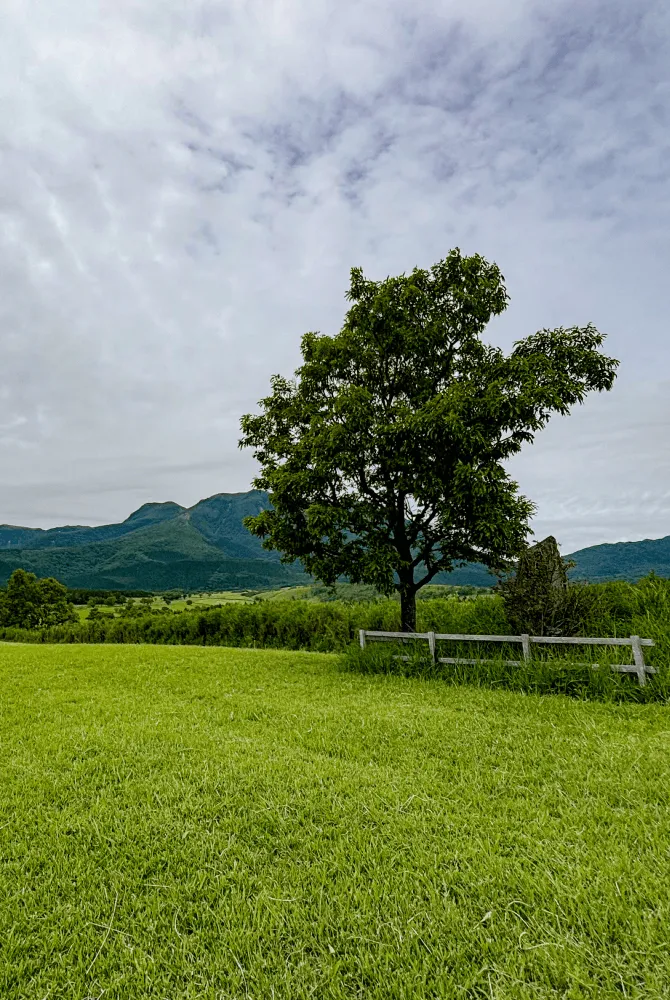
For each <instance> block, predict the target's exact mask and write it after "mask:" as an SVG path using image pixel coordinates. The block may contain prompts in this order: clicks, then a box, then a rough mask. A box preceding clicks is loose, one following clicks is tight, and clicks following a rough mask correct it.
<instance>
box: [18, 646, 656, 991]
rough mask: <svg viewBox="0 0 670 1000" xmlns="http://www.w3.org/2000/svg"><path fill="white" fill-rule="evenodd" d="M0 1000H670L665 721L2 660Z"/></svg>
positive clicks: (509, 697) (289, 663) (523, 699)
mask: <svg viewBox="0 0 670 1000" xmlns="http://www.w3.org/2000/svg"><path fill="white" fill-rule="evenodd" d="M0 684H1V685H2V692H3V697H2V699H1V700H0V767H1V771H2V773H1V776H0V856H1V858H2V863H1V865H0V894H1V898H2V906H1V907H0V996H2V998H3V1000H45V998H48V1000H66V998H67V1000H70V998H75V997H76V998H78V1000H84V998H89V997H90V998H98V997H99V998H101V1000H102V998H104V1000H128V998H133V1000H143V998H149V997H151V998H154V997H155V998H161V1000H167V998H169V1000H180V998H189V1000H191V998H192V1000H195V998H207V1000H215V998H216V1000H223V998H254V1000H266V998H267V1000H270V998H277V1000H279V998H282V1000H284V998H285V1000H289V998H291V1000H303V998H308V997H314V998H319V1000H344V998H353V997H362V998H363V997H364V998H371V1000H382V998H384V1000H388V998H403V1000H409V998H412V1000H414V998H420V997H435V998H437V997H440V998H442V997H444V998H454V1000H456V998H483V1000H485V998H489V1000H491V998H492V1000H513V998H514V1000H517V998H519V1000H521V998H524V1000H525V998H555V997H556V998H558V997H561V998H570V1000H577V998H596V997H597V998H603V1000H609V998H617V1000H620V998H622V997H630V998H659V1000H660V998H662V997H667V995H668V991H669V989H670V949H669V948H668V926H669V925H670V846H669V845H670V810H669V808H668V806H669V797H670V793H669V788H670V782H669V780H668V779H669V777H670V773H669V772H670V767H669V760H670V712H669V710H668V709H667V708H665V707H663V706H659V705H631V704H624V705H615V704H598V703H588V702H580V701H576V700H571V699H568V698H565V697H558V696H553V697H539V696H534V695H524V694H519V693H514V692H509V691H492V690H486V689H480V688H474V687H468V686H462V687H454V686H445V685H443V684H441V683H440V682H439V681H421V680H417V679H408V678H403V677H393V676H360V675H356V674H351V673H343V672H342V671H341V670H340V669H338V659H337V657H336V656H333V655H327V654H313V653H303V652H289V651H267V650H247V649H225V648H216V647H214V648H212V647H210V648H199V647H173V646H96V645H79V646H69V645H68V646H48V645H46V646H31V645H8V644H5V645H2V646H0Z"/></svg>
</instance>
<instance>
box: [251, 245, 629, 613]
mask: <svg viewBox="0 0 670 1000" xmlns="http://www.w3.org/2000/svg"><path fill="white" fill-rule="evenodd" d="M503 281H504V279H503V276H502V275H501V273H500V271H499V269H498V267H497V266H496V265H495V264H489V263H488V262H487V261H486V260H484V259H483V258H482V257H480V256H479V255H478V254H476V255H474V256H472V257H463V256H461V253H460V250H459V249H458V248H456V249H455V250H452V251H451V252H450V253H449V255H448V256H447V257H446V258H445V259H444V260H442V261H439V262H438V263H437V264H435V265H434V266H433V267H432V268H431V269H430V271H426V270H420V269H419V268H415V269H414V270H413V271H412V273H411V274H410V275H409V276H408V277H407V276H405V275H404V274H402V275H400V276H399V277H389V278H386V279H385V280H383V281H379V282H375V281H371V280H369V279H366V278H365V277H364V276H363V272H362V270H361V268H352V270H351V287H350V290H349V292H348V293H347V296H346V297H347V299H348V300H349V301H352V302H353V303H354V304H353V306H352V307H351V308H350V309H349V311H348V312H347V314H346V317H345V321H344V325H343V326H342V329H341V331H340V333H339V334H337V335H335V336H332V337H331V336H325V335H323V336H322V335H320V334H318V333H314V332H310V333H306V334H305V335H304V336H303V338H302V342H301V350H302V357H303V364H302V365H301V367H300V368H298V370H297V371H296V372H295V378H294V379H286V378H283V377H282V376H280V375H275V376H273V378H272V380H271V387H272V394H271V395H270V396H267V397H266V398H264V399H262V400H261V401H260V404H259V405H260V406H261V408H262V413H260V414H247V415H246V416H244V417H242V419H241V429H242V438H241V440H240V442H239V443H240V447H251V448H253V449H254V454H255V457H256V459H257V460H258V462H259V463H260V466H261V471H260V475H259V476H258V477H257V478H256V479H255V480H254V485H255V487H256V488H257V489H263V490H267V491H268V494H269V499H270V503H271V505H272V507H271V509H268V510H264V511H261V513H259V514H258V515H257V516H255V517H247V518H245V519H244V524H245V526H246V527H247V528H248V530H249V531H250V532H251V533H252V534H254V535H256V536H258V537H259V538H261V539H262V540H263V546H264V548H266V549H275V550H278V551H279V552H281V553H282V562H284V563H289V562H294V561H295V560H296V559H298V560H300V561H301V562H302V564H303V566H304V567H305V569H306V570H307V572H308V573H311V574H312V575H313V576H315V577H316V578H317V579H319V580H321V581H323V582H324V583H326V584H328V585H333V584H334V583H335V581H336V580H337V579H338V578H340V577H346V578H348V579H349V580H351V581H352V582H353V583H371V584H373V585H374V586H375V587H376V588H377V589H378V590H380V591H382V592H383V593H386V594H390V593H392V591H393V590H394V589H395V590H398V591H399V592H400V600H401V621H402V629H403V631H410V632H411V631H414V630H415V625H416V594H417V591H418V590H419V589H420V588H421V587H423V586H424V585H425V584H427V583H429V582H430V580H432V579H433V578H434V577H435V576H436V574H437V573H440V572H442V571H447V572H449V571H451V570H452V569H453V568H454V564H456V565H459V566H462V565H464V564H465V563H467V562H480V563H483V564H484V565H485V566H487V567H488V568H489V569H490V570H491V571H492V572H494V573H495V574H500V573H502V572H505V571H506V570H507V569H509V565H510V560H513V559H515V558H516V557H518V556H520V554H521V552H522V551H523V549H524V548H525V537H526V535H527V534H528V533H530V534H533V532H532V531H530V529H529V527H528V519H529V517H530V515H531V514H532V513H533V511H534V510H535V505H534V504H533V503H531V502H530V501H528V500H526V499H525V498H524V497H521V496H518V495H517V490H518V484H517V483H515V482H513V481H512V480H510V479H509V477H508V475H507V473H506V472H505V470H504V469H503V468H502V466H501V465H500V462H501V461H502V460H503V459H506V458H508V457H509V456H511V455H514V454H515V453H517V452H518V451H520V450H521V446H522V443H523V442H524V441H532V440H533V433H532V432H533V431H536V430H538V429H540V428H542V427H543V426H544V425H545V424H546V422H547V420H548V418H549V414H550V412H551V411H552V410H555V411H558V412H559V413H562V414H567V413H569V407H570V405H571V404H573V403H576V402H580V403H581V402H582V401H583V398H584V396H585V394H586V392H588V391H589V390H592V389H596V390H598V391H602V390H609V389H610V388H611V387H612V385H613V382H614V379H615V377H616V376H615V369H616V367H617V366H618V364H619V362H618V361H616V360H615V359H612V358H607V357H604V356H603V355H601V354H600V353H599V352H598V350H597V348H598V347H599V346H600V345H601V344H602V342H603V341H604V339H605V336H604V335H603V334H600V333H598V331H597V330H596V329H595V327H594V326H593V325H592V324H589V325H588V326H586V327H583V328H580V327H571V328H570V329H564V328H563V327H560V328H558V329H556V330H541V331H540V332H538V333H536V334H534V335H532V336H530V337H527V338H526V339H525V340H521V341H516V342H515V344H514V349H513V350H512V352H511V354H510V355H509V356H508V357H505V355H504V354H503V352H502V351H501V350H500V349H499V348H495V347H491V346H487V345H485V344H483V343H482V342H481V341H480V339H479V338H480V336H481V334H482V332H483V330H484V327H485V326H486V323H487V322H488V321H489V319H490V318H491V316H494V315H499V314H500V313H502V312H503V311H504V309H505V308H506V304H507V301H508V295H507V292H506V289H505V287H504V284H503Z"/></svg>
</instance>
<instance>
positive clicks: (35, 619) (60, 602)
mask: <svg viewBox="0 0 670 1000" xmlns="http://www.w3.org/2000/svg"><path fill="white" fill-rule="evenodd" d="M67 597H68V594H67V587H65V586H63V584H62V583H59V582H58V580H54V579H53V578H52V577H47V578H45V579H43V580H38V579H37V577H36V576H35V574H34V573H27V572H26V571H25V570H24V569H16V570H14V572H13V573H12V575H11V576H10V578H9V581H8V583H7V590H6V591H5V593H4V594H3V595H2V600H1V601H0V624H2V625H17V626H19V627H21V628H43V627H46V626H49V625H60V624H62V623H63V622H68V621H77V620H78V618H77V614H76V612H75V610H74V607H73V606H72V604H71V603H70V602H69V601H68V599H67Z"/></svg>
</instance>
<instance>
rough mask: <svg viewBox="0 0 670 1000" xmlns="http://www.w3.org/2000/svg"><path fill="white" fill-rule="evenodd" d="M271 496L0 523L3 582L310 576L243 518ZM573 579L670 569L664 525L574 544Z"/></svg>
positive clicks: (214, 581)
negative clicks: (631, 535) (635, 535)
mask: <svg viewBox="0 0 670 1000" xmlns="http://www.w3.org/2000/svg"><path fill="white" fill-rule="evenodd" d="M267 505H268V497H267V494H265V493H263V492H262V491H260V490H249V491H248V492H247V493H217V494H215V495H214V496H211V497H207V498H206V499H204V500H200V501H199V502H198V503H196V504H194V505H193V506H192V507H182V506H181V505H180V504H177V503H173V502H172V501H168V502H166V503H146V504H143V505H142V506H141V507H140V508H138V510H136V511H133V513H132V514H130V515H129V516H128V517H127V518H126V519H125V521H122V522H119V523H118V524H105V525H99V526H96V527H90V526H86V525H65V526H63V527H58V528H47V529H43V528H25V527H21V526H19V525H8V524H3V525H0V583H5V582H6V581H7V580H8V579H9V577H10V575H11V573H12V572H13V571H14V570H15V569H17V568H23V569H26V570H28V571H30V572H33V573H35V574H36V575H37V576H39V577H44V576H54V577H56V579H58V580H61V581H62V582H63V583H65V584H67V586H69V587H86V588H91V589H100V590H104V589H110V590H111V589H120V590H124V589H125V590H156V591H160V590H170V589H173V588H180V589H184V590H189V591H207V590H210V591H212V590H243V589H253V590H260V589H263V588H277V587H282V586H292V585H296V584H301V583H306V582H309V577H307V575H306V574H305V573H304V572H303V570H302V567H301V566H300V565H299V564H297V563H296V564H294V565H292V566H291V565H288V566H287V565H283V564H282V563H281V562H280V556H279V553H277V552H268V551H266V550H265V549H263V548H262V546H261V543H260V541H259V539H257V538H255V537H254V536H253V535H250V534H249V532H248V531H247V530H246V528H245V527H244V525H243V524H242V519H243V518H244V517H246V516H247V515H250V514H257V513H258V512H259V511H260V510H263V509H264V508H265V507H266V506H267ZM565 558H567V559H574V560H575V562H576V563H577V565H576V567H575V568H574V569H572V570H570V572H569V574H568V575H569V577H570V578H571V579H586V580H589V581H592V582H597V581H605V580H629V581H630V582H635V580H638V579H640V578H641V577H643V576H646V575H648V574H649V573H650V572H651V571H652V570H653V571H654V572H655V573H656V574H657V575H658V576H667V577H670V535H668V536H666V537H664V538H657V539H644V540H643V541H639V542H614V543H605V544H602V545H593V546H590V547H588V548H584V549H579V550H578V551H577V552H573V553H570V554H569V555H568V556H566V557H565ZM434 582H436V583H451V584H459V585H463V584H473V585H475V586H492V585H493V584H494V583H495V582H496V577H495V576H493V575H492V574H491V573H489V571H488V570H487V568H486V567H485V566H483V565H481V564H480V563H469V564H467V565H466V566H463V567H458V568H455V569H454V570H453V571H452V572H451V573H441V574H439V575H438V576H437V577H436V578H435V581H434Z"/></svg>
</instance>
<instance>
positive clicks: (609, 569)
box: [566, 535, 670, 582]
mask: <svg viewBox="0 0 670 1000" xmlns="http://www.w3.org/2000/svg"><path fill="white" fill-rule="evenodd" d="M566 558H568V559H574V560H575V562H576V563H577V565H576V567H575V569H574V570H570V572H569V573H568V576H569V577H570V579H577V578H583V579H588V580H592V581H593V582H596V581H598V580H629V579H636V580H639V579H640V578H641V577H643V576H647V575H648V574H649V573H651V571H652V570H653V571H654V573H655V574H656V576H663V577H670V535H666V536H665V537H664V538H645V539H643V540H642V541H640V542H607V543H605V544H603V545H591V546H589V547H588V548H586V549H578V550H577V552H572V553H571V554H570V555H569V556H567V557H566Z"/></svg>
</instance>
